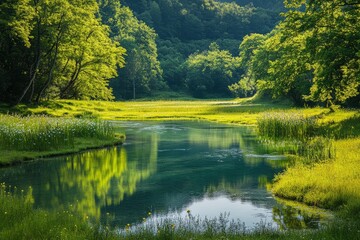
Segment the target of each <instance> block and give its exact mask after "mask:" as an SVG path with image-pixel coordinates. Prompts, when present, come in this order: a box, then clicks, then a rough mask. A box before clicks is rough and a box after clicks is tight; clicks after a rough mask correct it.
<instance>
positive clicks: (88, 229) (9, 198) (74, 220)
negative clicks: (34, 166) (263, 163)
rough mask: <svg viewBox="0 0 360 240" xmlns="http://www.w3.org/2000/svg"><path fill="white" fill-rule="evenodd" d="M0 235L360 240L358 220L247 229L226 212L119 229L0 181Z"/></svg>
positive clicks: (67, 237)
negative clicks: (49, 206)
mask: <svg viewBox="0 0 360 240" xmlns="http://www.w3.org/2000/svg"><path fill="white" fill-rule="evenodd" d="M0 202H1V204H0V239H129V240H132V239H134V240H138V239H148V240H151V239H154V240H155V239H162V240H169V239H171V240H177V239H178V240H185V239H186V240H188V239H198V240H203V239H214V240H215V239H216V240H218V239H249V240H252V239H260V240H261V239H334V240H335V239H336V240H339V239H359V237H360V231H359V226H360V225H359V223H360V222H359V220H358V219H353V220H352V221H342V220H338V221H336V222H335V223H331V224H330V225H328V226H325V227H324V228H322V229H320V230H315V231H314V230H313V231H308V230H301V231H295V230H288V231H279V230H276V229H272V228H269V227H267V226H266V224H260V225H258V226H257V227H256V228H255V229H253V231H251V232H249V231H248V230H247V229H245V228H244V226H243V225H242V223H241V222H236V221H235V222H229V221H228V218H227V216H226V215H223V216H219V217H218V218H214V219H207V220H200V219H198V218H197V217H194V216H192V215H191V214H190V213H189V214H188V216H186V217H184V218H176V217H174V218H169V219H163V220H161V221H154V220H151V219H146V220H145V223H144V224H141V225H138V226H137V227H131V226H127V227H125V228H124V229H123V230H122V231H114V230H110V229H109V228H108V227H107V226H100V225H99V224H97V223H95V222H92V223H89V222H88V221H87V220H85V219H82V218H80V217H79V216H77V215H76V214H74V213H71V212H69V211H61V212H48V211H43V210H36V209H34V208H33V206H32V203H33V199H32V192H31V189H29V190H28V191H26V192H24V191H20V190H16V189H15V190H14V189H10V188H9V187H7V186H5V184H0Z"/></svg>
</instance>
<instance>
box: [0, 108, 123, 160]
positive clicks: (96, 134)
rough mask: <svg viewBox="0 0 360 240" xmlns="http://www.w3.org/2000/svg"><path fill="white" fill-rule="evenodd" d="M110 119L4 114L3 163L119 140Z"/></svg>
mask: <svg viewBox="0 0 360 240" xmlns="http://www.w3.org/2000/svg"><path fill="white" fill-rule="evenodd" d="M114 136H115V135H114V128H113V127H112V125H111V124H110V123H109V122H105V121H100V120H90V119H75V118H72V119H70V118H53V117H46V116H27V117H20V116H18V115H1V114H0V150H1V153H2V154H1V156H0V165H5V164H11V163H12V162H13V161H21V160H23V159H31V158H36V157H41V156H51V155H59V154H66V153H71V152H77V151H80V150H82V149H86V148H91V147H97V146H104V145H108V144H114V143H116V142H119V141H120V139H115V137H114Z"/></svg>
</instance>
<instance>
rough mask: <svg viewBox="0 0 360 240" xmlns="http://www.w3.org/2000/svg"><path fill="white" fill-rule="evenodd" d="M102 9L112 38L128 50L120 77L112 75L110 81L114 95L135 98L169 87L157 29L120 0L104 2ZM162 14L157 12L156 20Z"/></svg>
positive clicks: (119, 97)
mask: <svg viewBox="0 0 360 240" xmlns="http://www.w3.org/2000/svg"><path fill="white" fill-rule="evenodd" d="M154 4H156V3H154ZM157 7H158V6H157ZM157 7H156V6H155V5H154V11H157V10H155V8H157ZM100 10H101V13H102V16H103V21H104V22H105V23H106V24H108V25H109V26H110V27H111V29H112V36H113V39H114V40H115V41H117V42H119V43H120V44H121V46H123V47H124V48H125V49H126V51H127V53H126V56H125V61H126V65H125V67H124V68H122V69H120V70H119V76H120V79H113V80H112V82H111V85H112V87H113V89H114V94H115V96H116V97H117V98H118V99H121V98H122V99H130V98H132V99H135V98H136V97H138V96H146V95H149V94H150V93H151V91H154V90H158V89H161V88H164V87H166V86H165V83H164V82H163V81H162V69H161V66H160V62H159V61H158V59H157V57H158V53H157V46H156V43H155V39H156V37H157V34H156V33H155V31H154V30H153V29H152V28H150V27H149V26H147V25H146V24H145V23H144V22H142V21H139V20H138V19H137V18H136V17H135V16H134V14H133V12H132V11H131V10H130V9H129V8H128V7H123V6H121V5H120V3H119V1H110V3H108V4H102V5H101V6H100ZM154 14H155V13H154ZM160 18H161V16H160V15H158V19H157V20H158V21H160V20H161V19H160Z"/></svg>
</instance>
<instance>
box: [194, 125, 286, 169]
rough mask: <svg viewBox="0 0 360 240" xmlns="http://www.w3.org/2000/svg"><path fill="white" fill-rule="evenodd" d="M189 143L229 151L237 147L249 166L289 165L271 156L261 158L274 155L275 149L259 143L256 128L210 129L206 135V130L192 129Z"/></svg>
mask: <svg viewBox="0 0 360 240" xmlns="http://www.w3.org/2000/svg"><path fill="white" fill-rule="evenodd" d="M189 141H190V143H191V144H207V146H208V147H209V149H228V150H229V149H233V148H234V147H235V148H236V149H238V151H237V154H239V153H240V154H239V158H240V157H241V158H242V159H243V161H244V162H245V163H246V164H247V165H248V166H256V165H259V164H261V163H262V162H264V161H265V162H266V163H267V164H268V165H270V166H271V167H273V168H283V167H285V166H286V163H287V160H278V159H275V160H274V158H273V157H272V156H270V155H269V157H268V158H266V157H265V156H261V155H262V154H266V153H274V149H273V148H269V146H268V145H264V144H263V143H262V142H261V141H259V140H258V139H257V138H256V135H255V131H254V128H251V127H236V128H232V127H227V128H226V127H223V128H209V129H207V131H206V134H204V129H196V128H192V129H190V130H189ZM275 152H277V151H275ZM279 153H280V154H281V153H282V152H279ZM229 154H231V153H230V152H229ZM256 154H257V155H258V156H256Z"/></svg>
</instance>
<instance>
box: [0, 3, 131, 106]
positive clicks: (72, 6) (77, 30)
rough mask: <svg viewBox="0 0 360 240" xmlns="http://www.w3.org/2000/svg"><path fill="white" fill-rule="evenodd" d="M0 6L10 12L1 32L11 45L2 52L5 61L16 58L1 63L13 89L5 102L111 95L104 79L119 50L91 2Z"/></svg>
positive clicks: (113, 72) (119, 61) (113, 66)
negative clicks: (15, 59)
mask: <svg viewBox="0 0 360 240" xmlns="http://www.w3.org/2000/svg"><path fill="white" fill-rule="evenodd" d="M1 8H6V9H7V10H9V11H10V12H11V13H12V14H13V16H12V17H11V18H9V22H8V23H7V25H8V26H9V29H8V30H7V31H5V33H4V38H7V39H8V40H9V39H10V43H9V46H11V47H12V48H14V49H16V54H14V53H12V52H7V53H8V56H9V59H12V56H14V55H16V56H22V57H21V58H19V59H17V62H18V63H17V64H16V65H14V63H13V62H11V63H10V62H8V63H7V64H4V67H3V69H5V70H6V71H7V73H8V74H7V75H8V76H9V83H10V84H9V86H8V89H10V90H12V92H13V93H12V94H11V95H7V96H6V98H7V97H10V98H11V99H5V100H6V101H11V100H12V101H16V103H19V102H21V101H36V102H39V101H40V100H41V99H47V98H58V97H60V98H69V97H70V98H85V99H106V100H107V99H111V97H112V94H111V91H110V89H109V88H108V86H107V82H108V79H109V78H112V77H114V76H115V75H116V68H117V66H121V65H122V64H123V57H122V55H123V53H124V51H123V49H122V48H121V47H119V46H118V45H117V44H116V43H114V42H113V41H111V39H110V38H109V30H108V28H107V27H106V26H104V25H102V24H101V21H100V19H99V18H98V17H97V12H98V5H97V3H96V1H86V2H83V1H80V0H78V1H69V0H55V1H45V0H35V1H28V0H18V1H15V2H12V3H8V4H5V5H1ZM14 36H15V40H13V41H12V40H11V39H12V38H13V37H14ZM2 50H3V49H2ZM16 72H18V73H16ZM15 77H18V78H16V79H15ZM13 83H16V84H13Z"/></svg>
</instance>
